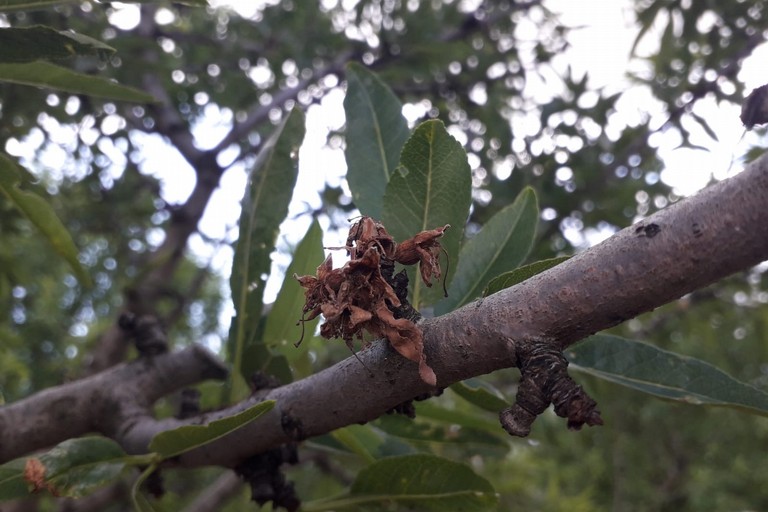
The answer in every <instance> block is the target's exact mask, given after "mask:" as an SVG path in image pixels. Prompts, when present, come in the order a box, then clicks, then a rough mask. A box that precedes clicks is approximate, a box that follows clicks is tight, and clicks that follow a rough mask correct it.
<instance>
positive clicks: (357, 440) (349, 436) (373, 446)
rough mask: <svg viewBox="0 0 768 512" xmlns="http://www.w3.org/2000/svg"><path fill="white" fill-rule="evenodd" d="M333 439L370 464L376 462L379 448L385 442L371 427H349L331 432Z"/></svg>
mask: <svg viewBox="0 0 768 512" xmlns="http://www.w3.org/2000/svg"><path fill="white" fill-rule="evenodd" d="M331 437H333V439H335V440H336V441H338V442H339V443H341V444H342V445H343V446H344V447H345V448H347V449H348V450H349V451H351V452H352V453H354V454H357V455H358V456H360V457H361V458H362V459H363V460H364V461H366V462H369V463H370V462H374V461H376V453H377V448H378V447H379V446H380V445H381V443H382V442H383V439H382V437H381V435H380V434H379V433H377V432H376V431H375V430H374V429H372V428H371V426H370V425H348V426H346V427H344V428H339V429H336V430H334V431H333V432H331Z"/></svg>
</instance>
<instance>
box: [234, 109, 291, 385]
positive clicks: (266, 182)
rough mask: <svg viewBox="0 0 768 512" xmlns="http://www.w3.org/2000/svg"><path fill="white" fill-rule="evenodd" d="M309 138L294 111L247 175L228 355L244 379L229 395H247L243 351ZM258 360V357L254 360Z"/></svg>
mask: <svg viewBox="0 0 768 512" xmlns="http://www.w3.org/2000/svg"><path fill="white" fill-rule="evenodd" d="M303 139H304V115H303V114H302V113H301V111H299V110H294V111H292V112H291V113H290V114H289V115H288V116H287V117H286V119H285V121H283V123H282V124H281V125H280V127H279V128H278V129H277V130H275V133H274V134H273V135H272V136H271V137H270V138H269V140H268V141H267V142H266V143H265V144H264V147H263V148H262V150H261V152H260V153H259V157H258V160H257V162H256V163H255V164H254V167H253V169H252V170H251V172H250V175H249V177H248V185H247V189H246V191H245V197H244V198H243V206H242V213H241V214H240V236H239V238H238V240H237V245H236V247H235V256H234V260H233V264H232V275H231V277H230V286H231V287H232V301H233V302H234V306H235V315H236V316H235V318H233V319H232V325H231V327H230V331H229V345H228V348H229V357H230V358H231V361H232V362H233V366H234V368H235V375H233V379H234V382H235V383H240V384H238V385H237V386H234V387H233V388H232V389H231V394H230V399H235V398H239V397H240V396H242V395H243V393H244V391H245V390H244V389H238V388H241V387H242V382H243V381H242V380H241V379H237V375H238V374H239V375H242V377H243V378H244V379H246V380H247V379H248V378H249V377H250V375H249V373H248V372H244V364H243V363H244V361H243V354H244V352H245V350H246V348H247V346H248V345H251V344H253V343H256V333H257V327H258V325H259V322H260V319H261V311H262V307H263V304H262V299H263V296H264V286H265V284H266V281H267V276H268V275H269V271H270V266H271V260H270V257H269V255H270V254H271V253H272V251H273V250H274V247H275V241H276V239H277V234H278V231H279V228H280V223H281V222H282V221H283V219H285V216H286V214H287V213H288V203H289V202H290V201H291V196H292V195H293V188H294V186H295V185H296V177H297V176H298V153H299V146H300V145H301V143H302V141H303ZM254 364H257V365H258V363H254Z"/></svg>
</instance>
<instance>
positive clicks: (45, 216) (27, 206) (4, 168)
mask: <svg viewBox="0 0 768 512" xmlns="http://www.w3.org/2000/svg"><path fill="white" fill-rule="evenodd" d="M20 173H21V170H20V169H18V168H17V167H16V164H15V163H13V161H12V160H10V159H9V158H7V157H6V156H5V155H3V154H1V153H0V192H2V194H3V195H4V196H5V197H6V198H7V199H8V200H9V201H10V202H11V203H12V204H13V205H14V206H16V208H18V209H19V210H20V211H21V212H22V213H23V214H24V215H25V216H26V217H27V218H28V219H29V220H30V221H31V222H32V224H34V225H35V227H36V228H37V229H38V230H39V231H40V233H42V234H43V236H45V237H46V238H47V239H48V241H49V242H50V243H51V245H52V246H53V249H54V250H55V251H56V252H57V253H58V254H59V255H60V256H61V257H62V258H64V259H65V260H66V262H67V263H69V266H70V267H72V270H73V271H74V273H75V276H77V279H78V281H80V283H81V284H82V285H83V286H86V287H90V286H91V278H90V276H89V275H88V273H87V272H86V271H85V269H84V268H83V266H82V265H81V264H80V261H79V260H78V259H77V256H78V250H77V247H75V243H74V242H73V241H72V237H71V236H70V234H69V232H68V231H67V228H65V227H64V224H62V223H61V221H60V220H59V218H58V217H57V216H56V213H55V212H54V211H53V208H51V205H50V204H48V203H47V202H46V201H45V199H43V198H42V197H40V196H38V195H37V194H34V193H32V192H29V191H26V190H21V189H20V188H19V183H20V181H21V174H20Z"/></svg>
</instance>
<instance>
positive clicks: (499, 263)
mask: <svg viewBox="0 0 768 512" xmlns="http://www.w3.org/2000/svg"><path fill="white" fill-rule="evenodd" d="M538 220H539V207H538V204H537V201H536V194H535V193H534V191H533V189H532V188H529V187H528V188H526V189H525V190H523V191H522V192H521V193H520V195H518V196H517V198H516V199H515V202H514V203H512V204H511V205H509V206H507V207H505V208H503V209H502V210H501V211H499V212H498V213H496V214H495V215H494V216H493V217H491V219H490V220H489V221H488V222H487V223H486V224H485V225H484V226H483V228H482V229H481V230H480V232H479V233H477V234H476V235H475V236H474V237H472V238H471V239H470V240H468V241H467V242H466V243H465V244H464V246H463V247H462V248H461V252H460V253H459V261H458V266H457V268H456V274H455V276H454V278H453V280H452V281H451V285H450V287H449V288H448V297H446V298H445V299H443V300H442V301H440V302H439V303H438V304H437V306H436V307H435V314H437V315H442V314H445V313H448V312H449V311H453V310H454V309H456V308H458V307H460V306H463V305H464V304H466V303H468V302H470V301H472V300H474V299H476V298H477V297H479V296H480V295H481V294H482V291H483V288H484V287H485V286H486V285H487V284H488V282H489V281H490V280H491V279H493V278H494V277H496V276H498V275H499V274H501V273H503V272H506V271H509V270H512V269H514V268H516V267H517V266H518V265H520V264H521V263H522V262H523V261H524V260H525V258H526V257H527V256H528V253H529V252H530V250H531V247H532V246H533V239H534V237H535V236H536V225H537V223H538Z"/></svg>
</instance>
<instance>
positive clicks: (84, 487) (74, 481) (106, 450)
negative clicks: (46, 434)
mask: <svg viewBox="0 0 768 512" xmlns="http://www.w3.org/2000/svg"><path fill="white" fill-rule="evenodd" d="M128 459H130V457H128V456H126V454H125V452H123V450H122V448H120V446H118V444H117V443H115V442H114V441H112V440H110V439H106V438H103V437H83V438H79V439H70V440H67V441H64V442H63V443H61V444H58V445H56V446H55V447H53V448H52V449H51V450H49V451H48V452H45V453H42V454H40V455H37V456H35V457H30V458H26V459H18V460H15V461H12V462H9V463H7V464H4V465H3V466H0V500H7V499H13V498H20V497H23V496H27V495H29V492H30V490H31V489H39V490H47V491H48V492H50V493H52V494H55V495H56V496H62V497H70V498H79V497H82V496H85V495H86V494H88V493H90V492H92V491H93V490H95V489H96V488H98V487H101V486H103V485H105V484H107V483H109V482H111V481H113V480H114V479H116V478H117V477H118V476H119V475H120V473H121V472H122V471H123V468H124V467H125V465H126V462H127V460H128ZM31 465H34V467H36V468H37V470H36V471H31V472H30V474H28V475H27V478H25V471H24V469H25V467H28V466H31Z"/></svg>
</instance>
